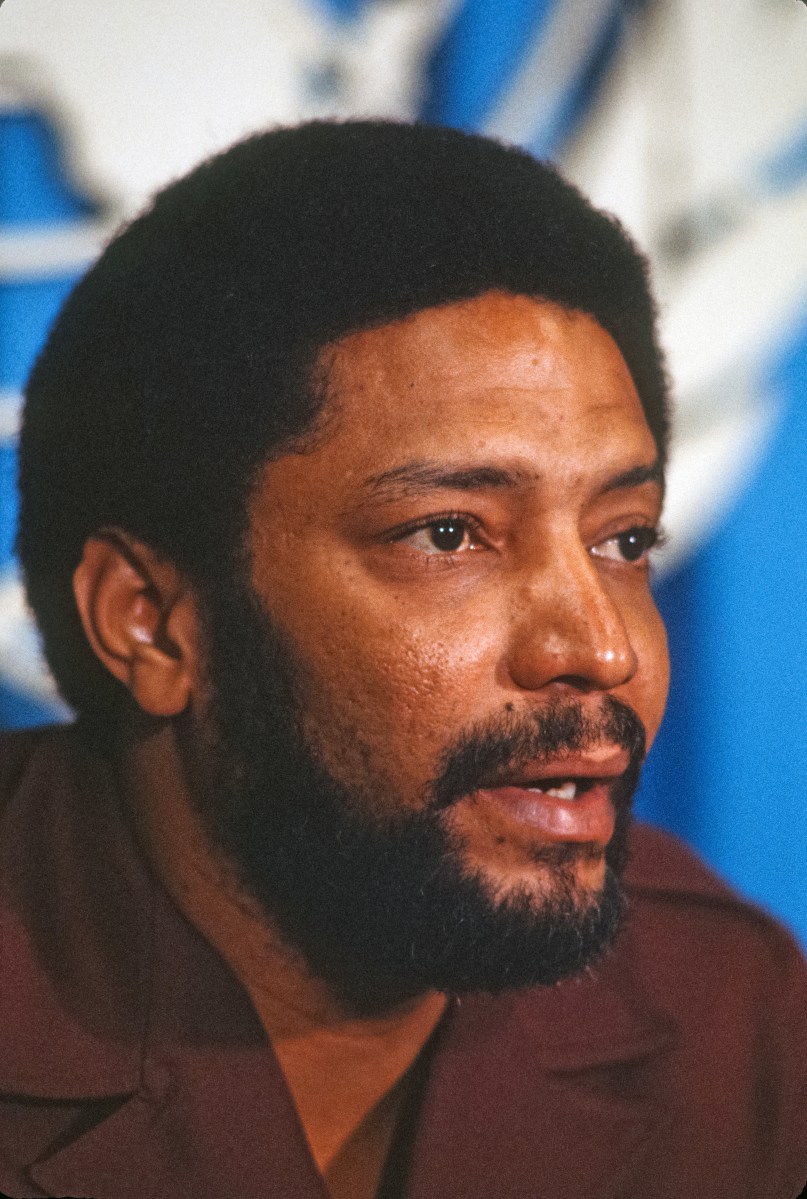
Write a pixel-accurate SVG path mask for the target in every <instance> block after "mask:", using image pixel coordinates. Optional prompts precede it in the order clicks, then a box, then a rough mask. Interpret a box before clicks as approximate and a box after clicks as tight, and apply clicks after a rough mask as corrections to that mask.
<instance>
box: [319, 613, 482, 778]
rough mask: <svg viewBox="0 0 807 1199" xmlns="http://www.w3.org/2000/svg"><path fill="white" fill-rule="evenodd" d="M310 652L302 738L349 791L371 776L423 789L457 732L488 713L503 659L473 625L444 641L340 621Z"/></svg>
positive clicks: (357, 620)
mask: <svg viewBox="0 0 807 1199" xmlns="http://www.w3.org/2000/svg"><path fill="white" fill-rule="evenodd" d="M295 642H296V644H297V645H298V646H299V645H300V641H299V640H298V639H296V638H295ZM307 646H308V649H307V651H306V653H305V654H304V655H299V661H300V667H301V673H302V678H301V690H302V694H301V697H300V698H301V702H302V707H303V710H304V715H305V722H306V730H307V732H308V733H309V735H311V736H312V737H314V738H315V741H316V743H317V744H318V746H319V748H320V751H321V753H322V754H323V756H324V757H325V760H326V762H327V764H328V765H329V767H331V768H332V769H336V770H337V773H338V774H339V776H340V777H341V778H342V779H343V780H344V781H349V780H352V779H353V777H354V775H355V776H357V778H366V777H367V772H368V769H369V770H370V771H371V773H375V774H376V775H377V776H378V775H380V774H383V775H385V776H386V777H388V778H390V779H391V780H392V779H394V780H395V782H396V784H397V788H398V789H400V788H401V785H403V788H404V789H410V788H411V787H414V788H417V787H419V786H420V785H422V784H423V783H424V782H426V781H427V780H429V779H431V778H432V777H433V775H434V770H435V766H436V763H437V761H438V760H439V758H440V756H441V755H442V753H443V751H444V749H445V747H446V745H447V744H448V743H449V742H451V741H453V740H454V738H455V737H456V736H457V734H458V732H459V731H460V730H461V729H463V728H465V727H467V726H468V725H469V724H471V723H473V722H474V721H475V720H477V719H479V718H481V717H482V716H484V715H488V714H489V712H490V706H491V702H492V696H491V690H492V684H493V679H494V677H495V668H494V665H493V662H494V660H495V654H496V652H497V649H496V646H494V645H493V644H491V643H490V642H489V641H487V640H486V639H485V637H484V636H483V635H481V634H480V635H476V634H474V632H473V631H472V630H471V629H470V628H469V627H468V624H467V623H466V624H465V625H464V626H463V628H462V629H459V628H446V627H443V628H441V629H440V630H439V631H438V630H435V629H424V628H423V627H422V626H411V625H410V626H406V625H403V624H402V623H395V624H392V623H391V622H390V621H389V620H384V621H374V620H371V619H368V618H367V614H366V612H362V613H359V612H356V613H350V612H349V611H343V612H342V613H341V614H340V618H339V620H338V622H336V623H335V624H333V625H331V626H330V627H329V628H328V629H325V628H322V627H321V629H320V633H319V635H318V636H317V637H316V638H315V639H313V640H309V641H308V642H307ZM486 701H487V702H486Z"/></svg>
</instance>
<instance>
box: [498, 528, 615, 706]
mask: <svg viewBox="0 0 807 1199" xmlns="http://www.w3.org/2000/svg"><path fill="white" fill-rule="evenodd" d="M517 597H518V598H517V601H516V603H515V605H514V606H515V612H516V615H515V619H514V621H513V625H512V634H511V641H510V647H509V662H508V667H509V673H510V677H511V678H512V680H513V682H514V683H515V684H516V685H517V686H518V687H520V688H522V689H524V690H529V691H536V690H540V689H541V688H543V687H547V686H549V685H550V684H553V683H561V684H567V685H569V686H572V687H574V688H576V689H577V690H581V691H586V692H589V691H611V690H613V689H614V688H615V687H619V686H621V685H622V684H624V683H627V682H629V681H630V679H632V678H633V676H634V674H635V673H636V669H637V666H638V659H637V656H636V653H635V650H634V648H633V645H632V644H631V639H630V635H629V632H628V629H627V627H626V624H625V621H624V619H623V614H622V611H621V610H620V607H619V605H618V603H617V602H616V600H615V598H614V596H613V594H612V593H611V591H609V589H608V586H607V581H606V579H604V578H603V577H602V575H601V573H600V570H599V569H598V567H597V565H596V564H595V562H594V561H593V560H592V558H591V557H590V555H589V554H588V551H587V550H586V548H585V547H584V546H583V545H582V544H580V543H579V542H578V543H577V544H576V545H574V546H573V547H572V549H567V550H564V551H562V552H557V553H555V554H554V555H553V556H552V558H551V560H548V559H547V558H546V557H544V558H543V561H542V562H541V563H540V564H537V565H536V566H534V567H533V568H532V569H530V570H528V571H527V572H525V575H524V576H522V578H521V579H520V581H519V585H518V587H517Z"/></svg>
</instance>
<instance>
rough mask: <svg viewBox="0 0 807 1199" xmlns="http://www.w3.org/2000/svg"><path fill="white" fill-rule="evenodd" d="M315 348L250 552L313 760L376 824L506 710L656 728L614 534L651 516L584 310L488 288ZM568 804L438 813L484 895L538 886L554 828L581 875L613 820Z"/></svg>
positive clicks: (641, 623)
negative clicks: (306, 436) (315, 365)
mask: <svg viewBox="0 0 807 1199" xmlns="http://www.w3.org/2000/svg"><path fill="white" fill-rule="evenodd" d="M323 364H324V365H325V366H326V369H327V375H328V400H327V401H326V411H327V414H328V421H327V422H326V427H325V431H324V434H323V437H322V439H321V443H320V444H319V445H318V446H317V448H315V449H314V450H313V451H312V452H309V453H305V454H292V455H287V456H284V457H282V458H280V459H279V460H277V461H275V462H272V463H270V464H269V465H268V466H267V467H266V468H265V470H264V472H263V475H262V477H261V479H260V481H259V483H258V485H257V486H256V489H255V492H254V497H253V504H252V509H251V530H252V534H251V544H250V550H251V558H252V583H253V586H254V589H255V592H256V594H257V596H258V597H259V600H260V602H261V604H262V605H263V607H264V608H265V611H266V613H267V614H268V617H269V619H270V621H271V623H272V625H273V626H274V627H275V628H276V629H277V630H279V632H280V633H281V634H282V636H283V637H284V639H285V640H286V642H287V644H288V645H290V646H292V647H293V649H294V655H295V659H296V661H297V664H298V667H299V675H298V679H297V687H298V689H299V695H298V699H299V703H300V709H301V711H302V713H303V714H304V721H303V731H304V733H305V736H306V738H307V740H308V741H309V743H310V744H311V745H312V746H313V747H314V748H315V750H316V752H317V754H318V756H319V758H320V760H321V761H322V763H323V764H324V765H325V767H326V768H327V770H328V771H329V772H330V773H331V774H332V775H333V776H334V777H335V778H337V779H338V780H339V781H340V782H341V783H342V784H344V785H346V786H348V787H357V788H359V789H362V788H363V787H364V786H365V785H366V781H367V775H368V766H369V768H370V770H371V774H372V778H373V780H374V782H375V783H376V786H375V787H374V788H373V795H372V798H368V800H367V802H368V804H370V805H371V808H372V811H371V812H370V813H368V814H369V815H371V816H372V817H374V818H377V820H378V821H381V822H388V821H390V820H391V819H392V820H394V819H395V817H396V813H399V812H412V813H414V812H417V811H419V810H421V809H422V808H423V807H424V805H425V804H426V803H427V799H426V796H427V794H428V791H429V787H430V784H431V783H432V781H433V780H434V779H435V777H437V776H439V774H440V767H441V762H442V756H443V754H444V751H445V750H446V747H447V746H448V745H450V744H452V743H453V742H454V741H455V740H456V738H457V736H458V735H460V734H461V733H462V732H463V731H465V730H469V729H472V728H474V727H475V726H483V727H484V726H486V725H489V724H490V723H491V722H492V721H502V720H506V719H507V717H508V715H510V716H511V717H512V718H514V719H516V720H518V719H519V718H524V717H528V716H532V715H534V714H535V713H536V712H538V711H540V710H546V709H547V708H548V707H550V706H552V705H558V704H559V705H561V706H562V705H563V704H564V703H567V702H568V701H570V700H574V701H579V703H580V705H581V708H582V711H583V713H584V714H585V715H586V716H587V717H590V718H591V719H592V720H594V721H596V720H597V719H599V718H600V716H601V714H602V712H603V702H604V698H605V697H606V696H610V697H612V698H614V699H616V700H619V701H621V702H622V703H623V704H625V705H627V706H628V707H629V708H630V709H632V711H633V712H634V713H635V714H636V715H637V716H638V717H639V719H640V720H641V722H642V724H643V725H644V728H645V731H646V735H647V743H648V745H649V743H650V741H651V740H652V738H653V736H654V735H655V732H656V730H657V728H658V725H659V723H660V720H661V716H662V712H663V708H664V703H665V699H666V690H667V681H668V667H667V655H666V641H665V636H664V631H663V627H662V624H661V621H660V618H659V616H658V613H657V611H656V609H655V606H654V604H653V601H652V598H651V595H650V591H649V585H648V564H647V558H646V555H645V554H643V553H641V549H642V537H643V536H644V534H643V533H641V532H640V533H639V534H636V535H635V536H634V537H633V544H635V545H636V546H637V550H636V551H632V550H631V538H630V537H627V539H626V535H627V534H630V531H631V530H636V529H638V530H640V531H641V530H646V529H652V528H654V527H655V525H656V524H657V521H658V518H659V511H660V504H661V488H660V484H659V482H658V480H657V478H656V477H655V476H654V474H653V472H652V467H653V464H654V463H655V460H656V454H657V449H656V446H655V443H654V439H653V437H652V435H651V433H650V430H649V428H648V426H647V423H646V420H645V417H644V414H643V411H642V407H641V403H640V401H639V399H638V396H637V394H636V391H635V388H634V386H633V382H632V380H631V377H630V374H629V372H628V369H627V367H626V365H625V363H624V360H623V359H622V356H621V354H620V352H619V350H618V349H617V347H616V345H615V343H614V342H613V340H612V339H611V338H610V336H609V335H608V334H607V333H605V332H604V331H603V330H602V328H601V327H600V326H599V325H598V324H597V323H596V322H595V321H594V320H593V319H592V318H590V317H588V316H586V315H583V314H580V313H569V312H566V311H564V310H562V309H561V308H559V307H557V306H555V305H552V304H549V303H547V302H543V301H536V300H532V299H528V298H526V297H522V296H512V295H505V294H502V293H487V294H485V295H483V296H480V297H478V298H476V299H473V300H471V301H468V302H465V303H461V304H454V305H449V306H446V307H444V308H439V309H431V310H427V311H425V312H420V313H417V314H416V315H414V316H412V317H410V318H408V319H406V320H403V321H400V322H396V323H394V324H390V325H386V326H383V327H381V328H378V329H374V330H370V331H368V332H362V333H357V334H355V335H352V336H350V337H347V338H345V339H344V340H342V341H341V342H340V343H338V345H337V346H336V347H334V348H333V349H332V350H331V351H329V352H328V353H327V354H326V355H324V356H323ZM450 475H454V476H455V477H454V478H453V479H448V478H446V476H450ZM463 476H464V477H463ZM441 527H442V532H440V531H439V530H440V528H441ZM620 539H621V540H620ZM647 540H648V541H649V540H650V538H647ZM444 547H445V548H444ZM626 551H627V554H628V556H635V552H640V557H639V559H638V560H637V561H631V560H628V557H626ZM624 758H625V755H624V753H620V751H618V750H617V749H615V747H614V745H613V744H608V743H605V744H601V745H598V746H596V747H594V748H592V749H591V750H590V751H588V757H587V759H586V761H585V762H584V763H583V764H582V766H581V764H580V763H575V762H572V763H571V764H570V768H569V772H570V773H575V774H589V775H590V774H596V773H597V771H598V770H601V773H602V774H609V773H617V772H618V771H619V770H621V769H623V768H624V766H625V761H624ZM598 763H600V766H598V765H597V764H598ZM556 765H557V764H556ZM552 774H553V775H554V776H555V777H557V778H562V777H563V775H564V769H563V765H562V763H561V764H559V765H557V769H556V770H555V769H554V768H553V770H552ZM584 806H585V797H583V800H581V799H578V800H575V801H572V802H570V803H563V802H560V803H555V804H554V805H553V804H549V805H543V806H542V805H541V804H540V803H539V804H538V808H539V810H538V811H537V812H536V811H535V810H534V808H535V803H534V802H533V799H531V798H530V792H528V791H524V790H523V789H522V790H521V793H520V795H518V794H515V795H514V794H512V793H511V792H505V791H504V790H503V789H502V788H498V790H496V791H495V792H494V793H493V794H490V793H487V792H480V791H478V792H476V793H475V794H473V795H470V796H468V797H467V798H465V799H463V800H462V801H460V802H457V803H454V804H453V805H452V806H451V809H450V811H448V812H447V813H446V825H447V827H448V828H450V831H451V834H452V835H453V836H454V837H455V838H456V840H457V844H458V845H459V846H460V847H461V855H462V859H463V864H464V866H465V868H466V869H467V870H468V871H469V872H473V873H474V874H476V875H478V877H479V878H480V879H481V880H482V881H483V883H484V885H485V888H486V890H487V891H488V893H489V894H490V896H491V897H492V898H495V899H497V900H501V899H504V898H506V897H511V896H514V895H516V894H518V895H532V896H534V897H535V898H536V899H541V898H547V897H549V898H551V897H552V895H553V889H555V888H556V886H557V868H556V865H555V864H554V863H553V861H552V860H550V861H546V862H541V861H540V860H538V861H536V859H540V857H541V856H542V852H543V851H545V850H546V849H547V848H549V849H550V850H552V849H553V847H554V849H555V850H557V849H558V848H559V847H563V846H567V847H568V846H569V845H570V844H572V845H574V844H585V845H586V846H587V847H588V848H589V849H591V850H592V852H585V853H582V852H581V853H579V854H578V855H576V857H575V859H574V862H573V871H574V883H575V885H576V886H577V887H578V888H580V889H581V891H583V892H589V893H593V892H596V891H598V890H599V889H600V888H601V887H602V886H603V882H604V877H605V861H604V856H603V853H602V850H603V849H604V847H605V843H606V842H607V841H608V839H609V837H610V835H611V832H612V831H613V824H612V820H611V818H610V817H609V816H608V813H607V807H606V810H605V811H604V809H603V805H602V804H593V805H591V806H592V811H591V812H590V813H589V814H588V815H586V814H585V813H584V811H583V809H584ZM544 856H546V855H544ZM549 857H550V858H551V857H552V854H551V853H550V854H549Z"/></svg>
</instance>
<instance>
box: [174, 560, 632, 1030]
mask: <svg viewBox="0 0 807 1199" xmlns="http://www.w3.org/2000/svg"><path fill="white" fill-rule="evenodd" d="M204 605H205V632H206V671H207V684H208V688H207V691H208V696H209V699H208V703H207V707H206V710H205V711H204V712H203V713H202V714H201V716H197V717H195V718H194V717H188V718H187V719H188V727H186V728H185V730H184V732H183V740H184V742H185V747H186V752H187V754H188V755H189V757H190V758H192V759H193V762H194V763H195V769H193V774H194V776H195V786H194V792H195V797H196V804H197V808H198V812H199V814H200V816H201V818H202V820H203V823H204V825H205V828H206V831H207V833H208V836H209V837H210V839H211V841H212V843H213V845H214V847H215V848H216V849H217V850H218V851H219V852H221V853H222V854H223V855H224V857H225V858H226V859H227V860H228V861H229V863H230V865H231V866H232V867H233V868H234V870H235V874H236V879H237V883H238V886H239V887H240V888H241V889H242V890H243V892H244V893H245V894H246V895H247V896H249V897H250V898H251V899H252V900H253V901H254V902H257V904H258V906H259V908H260V909H261V911H262V912H263V913H265V914H266V916H267V917H268V920H269V923H270V925H271V927H273V928H274V929H275V930H277V933H278V934H279V935H280V937H281V939H282V940H283V941H284V942H285V943H286V945H287V946H289V947H290V948H291V949H293V950H295V951H297V952H298V953H300V954H301V955H302V958H303V960H304V961H305V964H306V966H307V968H308V970H309V971H310V972H311V973H312V974H313V975H315V976H317V977H318V978H320V979H321V980H323V981H324V982H325V983H326V984H327V985H328V986H329V987H330V989H331V991H332V992H333V994H334V995H335V996H337V998H338V999H339V1000H340V1001H341V1002H342V1003H343V1004H344V1005H345V1006H346V1007H347V1008H349V1009H351V1010H353V1011H355V1012H357V1013H359V1014H368V1015H369V1014H371V1013H378V1012H381V1011H384V1010H386V1009H389V1008H391V1007H394V1006H395V1005H396V1004H399V1003H401V1002H403V1001H405V1000H407V999H409V998H412V997H413V996H415V995H418V994H421V993H424V992H426V991H430V990H437V991H442V992H445V993H454V994H456V993H463V992H474V991H485V992H491V993H496V992H500V991H502V990H505V989H511V988H520V987H526V986H535V985H544V986H546V985H551V984H554V983H557V982H559V981H561V980H562V979H565V978H568V977H572V976H574V975H576V974H578V973H580V972H581V971H583V970H584V969H585V968H586V967H588V966H590V965H592V964H593V963H594V962H596V961H597V959H598V958H600V957H601V955H602V954H603V953H604V952H605V950H606V949H607V948H608V947H609V946H610V945H611V943H612V942H613V939H614V937H615V935H616V933H617V931H618V928H619V926H620V924H621V921H622V917H623V914H624V911H625V907H626V901H625V897H624V892H623V890H622V887H621V884H620V878H621V874H622V871H623V869H624V865H625V860H626V856H627V835H628V829H629V824H630V804H631V799H632V795H633V791H634V790H635V787H636V785H637V782H638V778H639V772H640V767H641V762H642V760H643V757H644V747H645V738H644V729H643V727H642V724H641V722H640V720H639V719H638V717H637V716H636V715H635V713H634V712H633V711H632V710H631V709H630V708H629V707H627V706H626V705H625V704H622V703H620V702H619V701H617V700H615V699H613V698H611V697H606V698H605V699H604V700H603V701H602V704H601V706H600V708H599V710H598V712H597V714H596V715H594V716H592V714H591V712H587V711H585V710H584V708H583V706H582V704H581V703H580V702H579V701H578V700H574V699H570V700H567V701H565V702H557V701H556V702H553V703H552V704H551V705H548V706H544V707H543V708H541V709H540V710H536V711H535V712H534V713H531V714H529V715H516V714H514V713H512V712H505V713H502V714H501V716H499V717H495V718H492V719H490V720H489V721H486V722H484V723H482V724H476V725H474V726H472V727H470V728H467V729H465V730H463V731H461V732H460V733H459V734H458V735H457V736H456V737H455V738H454V739H453V740H452V741H451V743H450V744H447V745H446V747H445V750H444V752H443V754H442V757H441V760H440V763H439V768H438V772H437V775H436V777H435V778H434V779H433V780H432V782H431V783H430V784H429V785H427V786H426V787H425V788H424V790H423V793H422V796H421V800H422V803H421V806H420V807H418V809H417V810H412V809H411V803H410V806H409V807H407V806H406V805H405V804H404V802H403V799H401V800H400V802H398V803H395V802H391V801H394V800H396V799H397V798H398V797H396V796H394V795H393V796H390V795H389V789H390V785H389V782H386V783H384V782H380V781H378V780H374V778H373V765H372V754H371V753H369V752H368V751H367V750H366V749H365V752H364V756H363V761H364V776H365V777H364V779H363V781H362V784H361V785H359V786H357V785H346V784H345V783H343V782H341V781H340V780H339V779H338V778H336V777H334V775H333V773H332V772H331V771H329V769H328V768H327V767H326V766H325V764H324V762H323V760H322V758H323V755H322V754H320V753H318V752H317V749H316V747H315V745H314V743H313V738H312V737H311V735H310V733H306V731H305V705H304V702H303V700H302V699H301V698H300V697H301V695H302V694H304V690H305V686H304V684H305V679H304V674H303V671H302V669H301V666H300V663H299V660H298V655H297V654H296V653H295V651H294V650H293V649H292V648H291V647H290V646H289V645H288V644H286V642H285V640H284V638H283V637H282V635H281V634H280V633H279V632H278V630H277V629H275V628H274V627H273V626H272V625H271V623H270V622H269V620H268V618H267V616H266V615H265V613H264V612H263V610H262V609H261V608H260V606H259V602H258V600H257V598H256V597H254V596H253V595H252V594H251V593H250V592H249V591H248V590H247V589H240V588H233V587H232V586H231V585H230V586H226V587H225V586H224V585H221V584H219V585H218V586H217V587H216V588H215V589H214V588H208V589H207V593H206V596H205V601H204ZM320 735H321V734H320ZM360 736H361V730H356V738H357V742H359V743H360ZM603 743H609V744H616V745H619V746H620V747H621V748H623V749H625V750H626V751H627V752H628V754H629V763H630V764H629V767H628V769H627V770H626V772H625V773H624V774H623V775H622V776H621V777H620V778H619V779H618V780H617V781H616V783H615V784H614V786H613V789H612V796H611V798H612V801H613V803H614V806H615V811H616V824H615V833H614V836H613V838H612V839H611V841H610V842H609V844H608V846H607V848H606V850H605V863H606V869H605V878H604V883H603V886H602V887H601V888H600V889H598V890H592V889H590V888H585V887H582V886H581V885H580V884H579V883H578V882H577V879H576V873H575V864H576V863H577V862H579V861H580V859H581V858H583V857H585V856H589V857H592V856H595V855H596V856H600V855H601V849H600V848H599V847H597V846H593V845H587V844H565V845H550V846H544V847H536V848H535V851H534V854H533V857H534V861H535V865H536V871H540V872H541V877H542V878H544V879H547V880H548V881H547V885H546V887H545V888H544V890H543V891H542V893H541V894H536V893H535V892H534V891H532V890H531V891H529V892H527V891H526V890H524V889H522V890H518V889H516V890H514V891H513V892H512V893H510V894H507V895H505V896H503V897H498V898H497V897H496V896H495V895H493V894H492V893H491V887H490V884H489V883H486V880H485V878H484V876H483V875H482V873H481V872H479V871H475V870H474V868H473V866H472V865H471V864H469V863H468V862H467V861H466V860H465V856H466V855H465V854H464V850H463V845H462V842H461V840H460V839H459V838H458V837H457V836H456V835H455V834H453V833H452V831H451V828H450V821H449V819H448V814H449V813H450V811H451V809H452V807H453V805H454V804H456V803H458V802H460V801H461V800H462V799H463V798H464V797H467V796H469V795H471V794H473V792H474V791H476V790H478V789H479V788H481V787H486V786H492V785H495V784H496V780H497V778H500V777H501V776H502V774H503V772H504V771H505V770H506V771H510V772H515V773H517V772H518V769H519V767H523V766H524V765H525V764H526V763H527V762H532V763H534V762H535V761H540V760H541V759H547V760H548V759H549V758H551V757H553V756H554V755H556V754H558V753H559V752H570V753H571V752H578V751H584V752H585V751H586V750H588V749H591V748H593V747H594V746H597V745H601V744H603ZM381 787H383V788H384V790H385V793H386V794H385V799H386V804H385V806H384V809H383V810H384V811H385V812H386V813H387V815H385V816H381V815H379V803H378V791H379V788H381Z"/></svg>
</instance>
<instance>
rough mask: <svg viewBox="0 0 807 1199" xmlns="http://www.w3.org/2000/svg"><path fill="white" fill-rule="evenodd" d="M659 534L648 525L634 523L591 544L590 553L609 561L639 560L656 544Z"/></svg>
mask: <svg viewBox="0 0 807 1199" xmlns="http://www.w3.org/2000/svg"><path fill="white" fill-rule="evenodd" d="M659 536H660V534H659V531H658V529H656V528H653V527H652V526H650V525H635V526H634V527H633V528H632V529H626V530H625V532H624V533H616V534H615V535H614V536H613V537H609V538H608V539H607V540H606V541H601V542H600V543H599V544H598V545H595V546H592V548H591V553H592V554H593V555H594V557H595V558H607V559H608V560H609V561H611V562H640V561H641V560H642V559H643V558H646V557H647V555H648V554H649V552H650V550H651V549H652V548H653V546H654V545H657V544H658V542H659Z"/></svg>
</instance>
